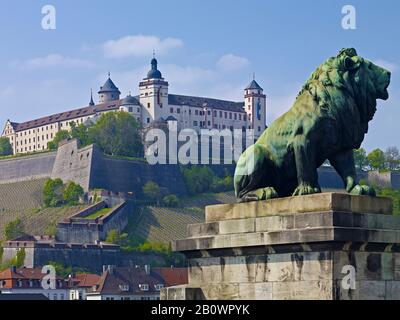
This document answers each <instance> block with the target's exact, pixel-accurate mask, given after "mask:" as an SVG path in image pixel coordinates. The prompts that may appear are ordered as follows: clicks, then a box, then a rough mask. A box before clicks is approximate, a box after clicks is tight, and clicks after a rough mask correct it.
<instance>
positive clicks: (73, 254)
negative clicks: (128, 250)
mask: <svg viewBox="0 0 400 320" xmlns="http://www.w3.org/2000/svg"><path fill="white" fill-rule="evenodd" d="M119 259H120V250H119V248H101V247H98V246H94V247H79V246H77V247H70V248H55V247H51V246H48V247H38V248H35V251H34V262H33V266H34V267H39V266H43V265H46V264H48V263H49V262H50V261H54V262H58V263H61V264H63V265H65V266H72V267H78V268H83V269H87V270H91V271H98V272H101V269H102V266H103V265H118V261H119Z"/></svg>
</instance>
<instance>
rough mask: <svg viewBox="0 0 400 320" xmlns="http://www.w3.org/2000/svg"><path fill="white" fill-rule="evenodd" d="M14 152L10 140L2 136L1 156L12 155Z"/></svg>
mask: <svg viewBox="0 0 400 320" xmlns="http://www.w3.org/2000/svg"><path fill="white" fill-rule="evenodd" d="M12 154H13V149H12V146H11V143H10V140H9V139H8V138H7V137H0V157H4V156H10V155H12Z"/></svg>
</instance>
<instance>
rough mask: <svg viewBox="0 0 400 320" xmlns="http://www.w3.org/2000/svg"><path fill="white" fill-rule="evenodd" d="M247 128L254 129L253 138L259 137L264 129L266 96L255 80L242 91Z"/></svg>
mask: <svg viewBox="0 0 400 320" xmlns="http://www.w3.org/2000/svg"><path fill="white" fill-rule="evenodd" d="M244 100H245V111H246V113H247V128H248V129H254V135H255V137H259V136H260V135H261V134H262V133H263V131H264V130H265V128H266V112H267V107H266V96H265V94H264V93H263V89H262V88H261V87H260V85H259V84H258V83H257V81H256V80H255V79H253V81H251V83H250V84H249V85H248V86H247V87H246V88H245V89H244Z"/></svg>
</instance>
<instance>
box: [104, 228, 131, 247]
mask: <svg viewBox="0 0 400 320" xmlns="http://www.w3.org/2000/svg"><path fill="white" fill-rule="evenodd" d="M106 242H108V243H113V244H117V245H119V246H126V245H127V244H128V234H127V233H121V232H119V231H118V230H116V229H112V230H110V231H108V233H107V237H106Z"/></svg>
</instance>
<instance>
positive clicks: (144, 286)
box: [139, 284, 149, 291]
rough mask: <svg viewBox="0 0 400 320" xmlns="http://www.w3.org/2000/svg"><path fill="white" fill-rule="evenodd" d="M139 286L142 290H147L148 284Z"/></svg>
mask: <svg viewBox="0 0 400 320" xmlns="http://www.w3.org/2000/svg"><path fill="white" fill-rule="evenodd" d="M139 288H140V290H142V291H149V285H148V284H139Z"/></svg>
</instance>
